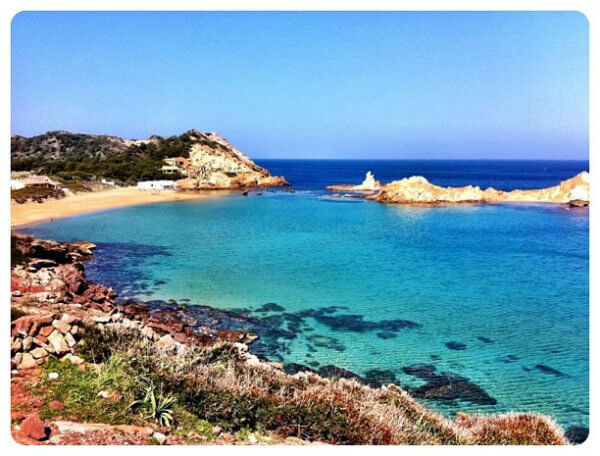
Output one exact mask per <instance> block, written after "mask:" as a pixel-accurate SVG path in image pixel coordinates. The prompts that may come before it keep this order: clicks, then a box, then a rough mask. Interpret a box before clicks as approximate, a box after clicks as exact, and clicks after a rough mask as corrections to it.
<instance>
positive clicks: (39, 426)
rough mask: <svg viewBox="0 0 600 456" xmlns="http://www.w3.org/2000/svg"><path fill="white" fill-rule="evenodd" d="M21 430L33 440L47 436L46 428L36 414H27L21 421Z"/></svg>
mask: <svg viewBox="0 0 600 456" xmlns="http://www.w3.org/2000/svg"><path fill="white" fill-rule="evenodd" d="M21 431H23V433H24V434H25V435H26V436H27V437H30V438H32V439H35V440H44V439H46V438H47V437H48V434H49V432H48V429H47V428H46V426H45V425H44V422H43V421H42V420H40V417H39V416H37V415H29V416H28V417H27V418H25V419H24V420H23V422H22V423H21Z"/></svg>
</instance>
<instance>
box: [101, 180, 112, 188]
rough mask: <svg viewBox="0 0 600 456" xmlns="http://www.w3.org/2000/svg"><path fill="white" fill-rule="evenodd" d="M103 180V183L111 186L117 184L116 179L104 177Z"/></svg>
mask: <svg viewBox="0 0 600 456" xmlns="http://www.w3.org/2000/svg"><path fill="white" fill-rule="evenodd" d="M101 182H102V185H110V186H111V187H114V186H115V181H109V180H106V179H104V178H102V181H101Z"/></svg>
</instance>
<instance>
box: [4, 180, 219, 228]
mask: <svg viewBox="0 0 600 456" xmlns="http://www.w3.org/2000/svg"><path fill="white" fill-rule="evenodd" d="M222 194H223V192H214V191H212V192H211V191H205V192H175V191H173V190H162V191H160V192H156V191H150V190H139V189H138V188H137V187H120V188H115V189H110V190H103V191H100V192H90V193H79V194H76V195H69V196H66V197H65V198H63V199H59V200H48V201H45V202H43V203H35V202H27V203H25V204H16V203H14V202H13V203H11V210H10V212H11V220H10V223H11V227H13V228H14V227H18V226H20V225H26V224H29V223H35V222H41V221H44V220H50V219H53V218H59V217H66V216H69V215H74V214H81V213H83V212H91V211H97V210H101V209H110V208H114V207H122V206H133V205H137V204H147V203H159V202H163V201H186V200H195V199H205V198H214V197H217V196H218V195H222Z"/></svg>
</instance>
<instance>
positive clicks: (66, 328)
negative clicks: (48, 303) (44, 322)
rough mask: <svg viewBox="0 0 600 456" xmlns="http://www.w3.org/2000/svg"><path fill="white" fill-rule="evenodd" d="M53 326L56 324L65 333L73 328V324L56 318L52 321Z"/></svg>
mask: <svg viewBox="0 0 600 456" xmlns="http://www.w3.org/2000/svg"><path fill="white" fill-rule="evenodd" d="M52 326H54V327H55V328H56V329H58V330H59V331H60V332H61V333H63V334H67V333H68V332H69V330H70V329H71V325H70V324H69V323H67V322H66V321H64V320H54V321H53V322H52Z"/></svg>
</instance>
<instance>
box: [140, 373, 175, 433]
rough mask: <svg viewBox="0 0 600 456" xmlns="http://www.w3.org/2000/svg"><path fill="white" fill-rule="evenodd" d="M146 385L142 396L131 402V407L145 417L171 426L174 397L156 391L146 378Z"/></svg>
mask: <svg viewBox="0 0 600 456" xmlns="http://www.w3.org/2000/svg"><path fill="white" fill-rule="evenodd" d="M147 382H148V386H147V387H146V388H145V389H144V397H143V398H142V399H138V400H137V401H134V402H133V403H132V404H131V408H133V409H140V410H141V411H142V412H143V413H144V416H145V418H146V419H153V420H154V421H156V422H157V423H158V424H160V425H161V426H165V427H171V426H172V424H173V410H172V407H173V405H174V404H175V401H176V399H175V398H174V397H173V396H171V395H168V396H162V395H161V394H157V393H156V385H154V383H153V382H152V381H149V380H147Z"/></svg>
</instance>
